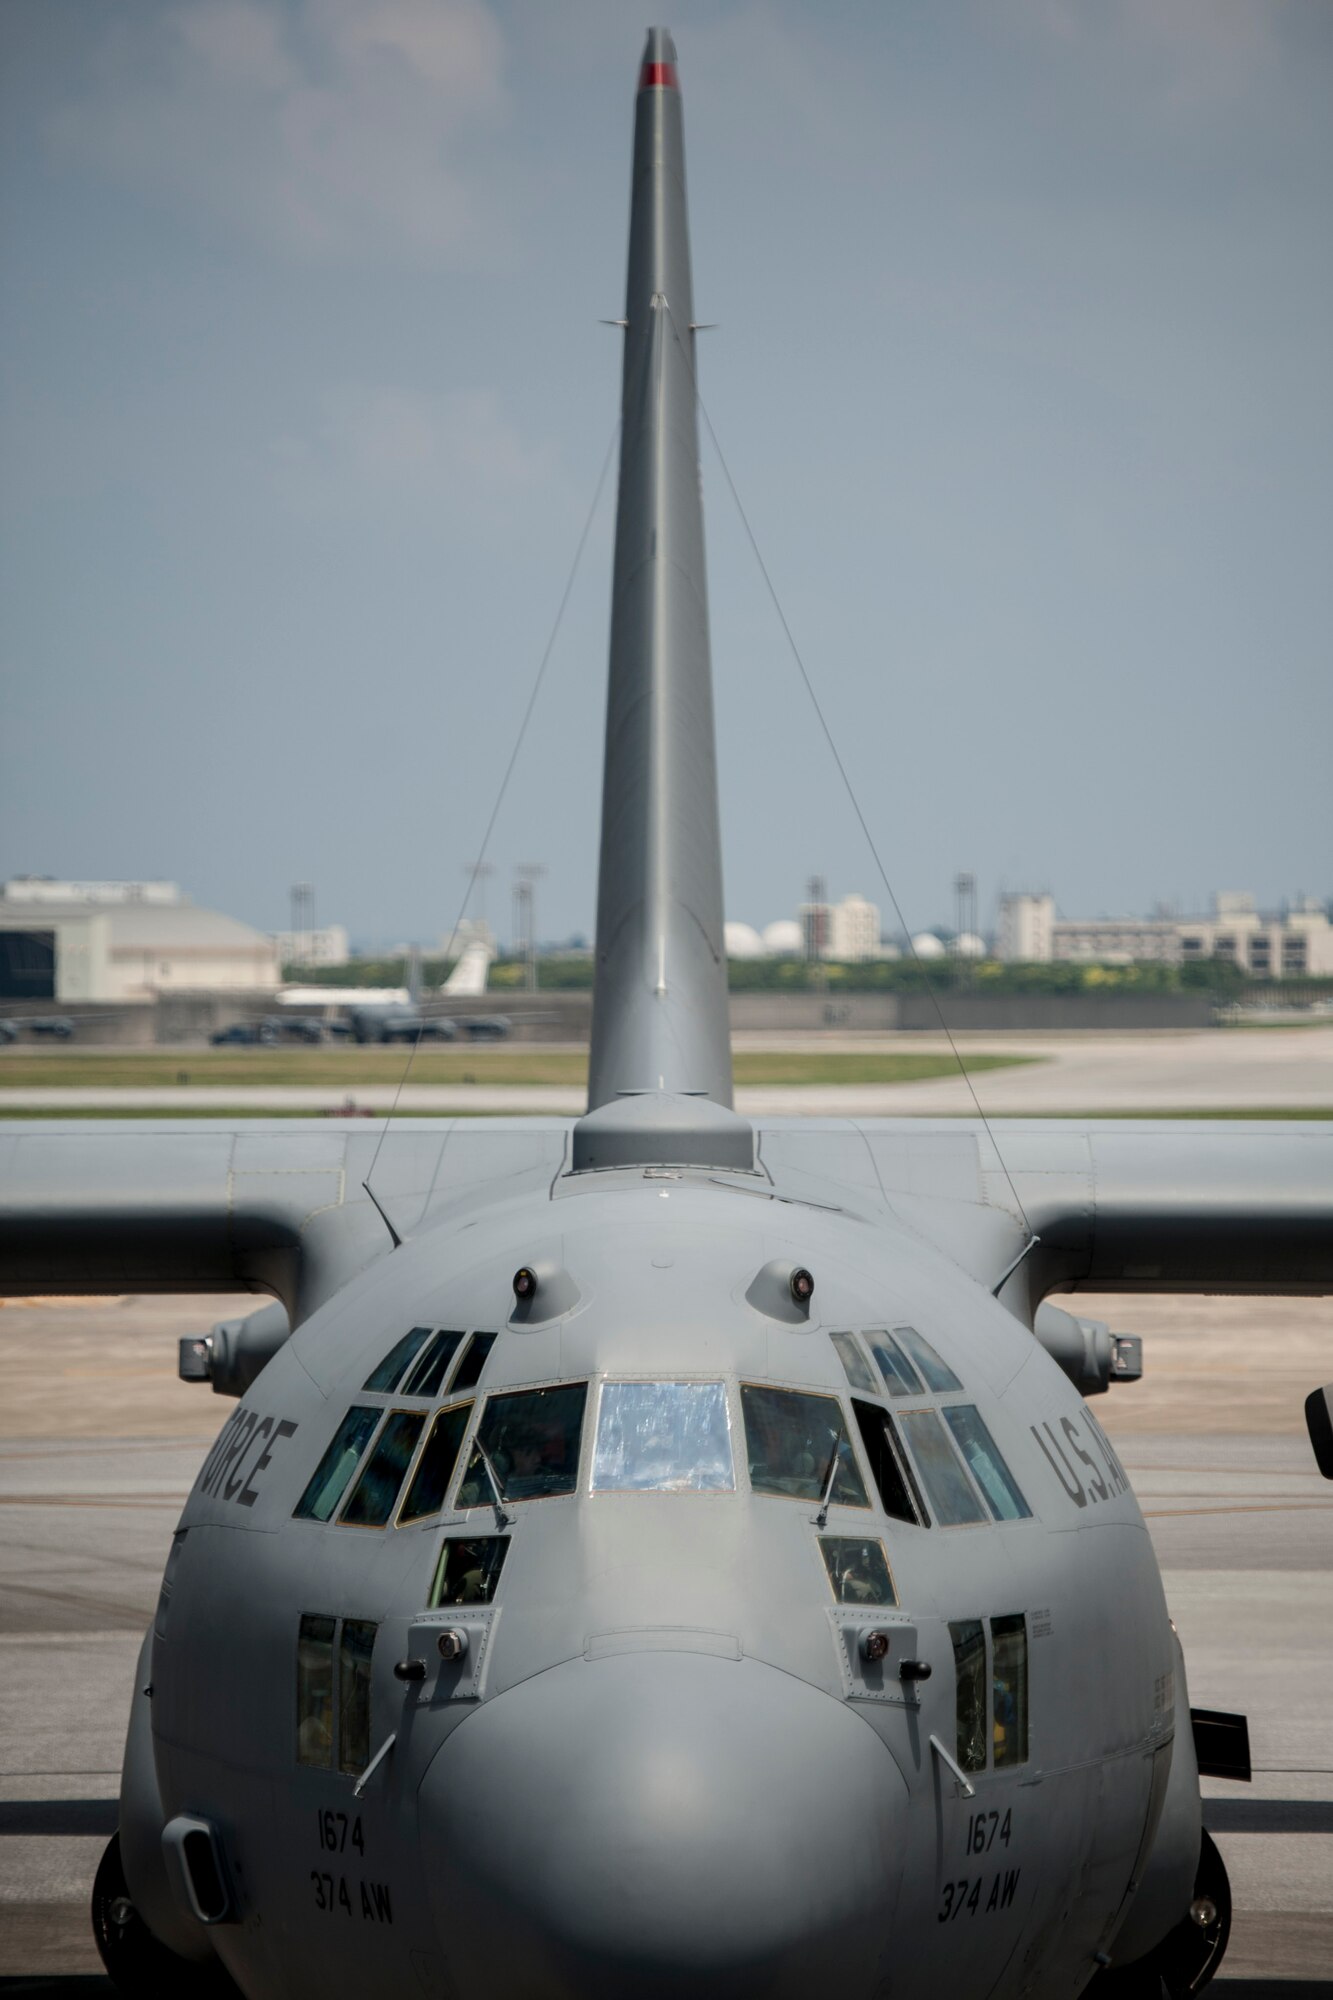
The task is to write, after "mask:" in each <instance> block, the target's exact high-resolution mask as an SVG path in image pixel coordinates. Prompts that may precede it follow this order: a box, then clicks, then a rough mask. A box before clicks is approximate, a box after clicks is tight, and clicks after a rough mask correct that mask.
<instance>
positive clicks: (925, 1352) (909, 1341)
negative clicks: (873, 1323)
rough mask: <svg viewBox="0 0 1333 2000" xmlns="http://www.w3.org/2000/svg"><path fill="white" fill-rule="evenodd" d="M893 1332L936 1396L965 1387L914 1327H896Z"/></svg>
mask: <svg viewBox="0 0 1333 2000" xmlns="http://www.w3.org/2000/svg"><path fill="white" fill-rule="evenodd" d="M893 1331H894V1335H895V1337H896V1339H897V1340H898V1341H899V1343H900V1344H901V1345H902V1346H903V1347H905V1348H906V1349H907V1352H908V1353H909V1354H910V1355H911V1357H912V1359H913V1361H915V1363H916V1365H917V1367H918V1368H919V1369H920V1371H921V1373H922V1374H923V1375H924V1377H925V1379H926V1387H927V1388H928V1389H933V1390H934V1391H935V1393H936V1395H939V1394H940V1393H941V1391H942V1390H945V1389H961V1388H962V1386H963V1385H962V1383H961V1382H960V1381H959V1380H958V1377H957V1376H956V1375H955V1374H954V1372H953V1369H952V1368H950V1366H949V1364H948V1362H947V1361H944V1360H942V1359H941V1357H940V1356H939V1355H938V1354H937V1353H936V1352H935V1350H934V1348H933V1347H932V1346H931V1344H930V1342H929V1341H928V1340H927V1339H926V1337H925V1335H924V1334H921V1333H918V1332H917V1330H916V1328H915V1327H914V1326H895V1327H894V1329H893Z"/></svg>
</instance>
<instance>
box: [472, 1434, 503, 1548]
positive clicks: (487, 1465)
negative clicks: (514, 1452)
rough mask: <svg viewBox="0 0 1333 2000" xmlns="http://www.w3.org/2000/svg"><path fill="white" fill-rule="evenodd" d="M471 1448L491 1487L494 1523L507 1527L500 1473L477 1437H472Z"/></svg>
mask: <svg viewBox="0 0 1333 2000" xmlns="http://www.w3.org/2000/svg"><path fill="white" fill-rule="evenodd" d="M472 1449H473V1450H474V1451H475V1452H476V1454H477V1457H478V1458H479V1459H480V1460H481V1462H482V1466H483V1467H484V1469H485V1473H486V1480H487V1484H488V1485H489V1486H490V1489H491V1505H492V1507H494V1509H495V1525H496V1527H497V1528H507V1527H508V1526H509V1519H510V1517H509V1515H508V1514H506V1513H505V1510H504V1505H503V1502H504V1497H505V1496H504V1487H503V1486H502V1485H501V1483H500V1475H499V1473H498V1472H497V1471H496V1469H495V1460H494V1459H493V1458H492V1457H491V1455H490V1453H489V1452H488V1451H487V1449H486V1447H485V1445H484V1444H483V1443H482V1441H481V1439H480V1438H479V1437H475V1438H473V1440H472Z"/></svg>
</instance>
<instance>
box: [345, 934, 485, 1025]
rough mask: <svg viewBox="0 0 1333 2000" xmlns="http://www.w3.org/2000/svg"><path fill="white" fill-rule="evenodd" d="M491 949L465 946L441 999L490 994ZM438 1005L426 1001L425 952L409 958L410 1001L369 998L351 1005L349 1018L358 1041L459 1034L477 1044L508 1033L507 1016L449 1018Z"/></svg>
mask: <svg viewBox="0 0 1333 2000" xmlns="http://www.w3.org/2000/svg"><path fill="white" fill-rule="evenodd" d="M490 965H491V951H490V946H489V945H487V944H486V943H484V942H483V941H482V940H481V939H480V938H474V939H473V940H472V942H471V943H470V944H466V945H464V947H463V950H462V952H461V953H460V954H459V959H458V963H457V964H456V965H455V967H454V969H453V971H452V972H451V973H450V974H449V977H448V978H447V979H446V980H445V982H444V985H443V986H442V987H441V988H440V1001H452V1000H473V999H476V998H477V997H478V996H479V995H480V994H482V993H484V992H485V991H486V979H487V975H488V974H489V972H490ZM439 1004H440V1003H439V1001H436V1002H432V1001H429V1000H423V998H422V993H421V954H420V952H419V951H413V952H412V953H410V955H409V962H408V969H407V999H406V1001H403V1000H367V1001H363V1002H360V1003H358V1004H356V1005H353V1006H349V1008H348V1009H347V1018H348V1020H349V1022H350V1024H351V1029H352V1034H353V1036H354V1038H355V1039H356V1040H357V1041H358V1042H418V1041H426V1040H431V1039H433V1040H436V1041H442V1042H453V1041H457V1039H458V1035H459V1032H460V1030H461V1031H462V1033H464V1034H465V1035H468V1036H469V1037H471V1039H472V1040H474V1041H498V1040H500V1039H501V1038H502V1037H503V1036H505V1035H507V1034H508V1033H509V1029H510V1022H509V1020H508V1018H507V1016H505V1015H504V1014H447V1013H441V1012H440V1011H439Z"/></svg>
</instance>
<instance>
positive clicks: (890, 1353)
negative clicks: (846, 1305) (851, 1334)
mask: <svg viewBox="0 0 1333 2000" xmlns="http://www.w3.org/2000/svg"><path fill="white" fill-rule="evenodd" d="M866 1339H867V1341H868V1342H869V1344H870V1352H871V1353H872V1354H873V1355H874V1357H875V1359H876V1361H877V1362H878V1363H879V1372H880V1374H881V1375H882V1376H883V1377H884V1386H885V1388H886V1389H887V1390H888V1392H889V1394H890V1395H891V1396H921V1395H924V1394H925V1391H924V1390H923V1389H922V1387H921V1378H920V1376H919V1375H918V1374H917V1372H916V1370H915V1368H913V1366H912V1364H911V1362H910V1361H909V1360H908V1358H907V1356H906V1355H905V1354H904V1353H903V1351H902V1349H901V1347H899V1345H898V1343H897V1341H896V1340H895V1339H894V1338H893V1336H892V1334H890V1333H883V1332H875V1333H868V1334H867V1335H866Z"/></svg>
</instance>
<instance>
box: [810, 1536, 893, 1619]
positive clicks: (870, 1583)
mask: <svg viewBox="0 0 1333 2000" xmlns="http://www.w3.org/2000/svg"><path fill="white" fill-rule="evenodd" d="M819 1553H820V1555H821V1556H823V1558H824V1567H825V1569H826V1570H827V1571H828V1580H829V1582H830V1583H831V1584H832V1586H833V1595H834V1596H835V1597H836V1598H837V1600H838V1603H839V1604H896V1603H897V1602H898V1599H897V1596H896V1595H895V1593H894V1588H893V1578H892V1576H891V1575H890V1574H889V1565H888V1559H887V1558H886V1556H885V1554H884V1544H883V1542H867V1541H863V1540H861V1539H860V1538H859V1537H858V1536H855V1535H821V1536H820V1538H819Z"/></svg>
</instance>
